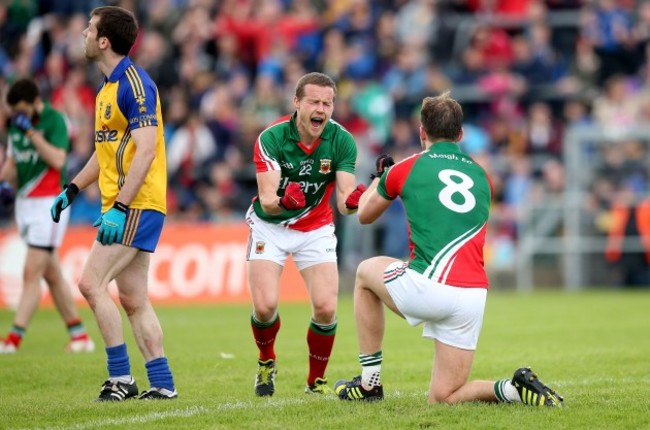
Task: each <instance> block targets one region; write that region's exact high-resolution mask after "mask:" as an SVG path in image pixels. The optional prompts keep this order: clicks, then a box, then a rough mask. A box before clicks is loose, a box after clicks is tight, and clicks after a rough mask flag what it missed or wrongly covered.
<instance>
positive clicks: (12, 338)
mask: <svg viewBox="0 0 650 430" xmlns="http://www.w3.org/2000/svg"><path fill="white" fill-rule="evenodd" d="M22 340H23V337H22V336H21V335H19V334H18V333H15V332H13V331H11V332H9V334H8V335H7V338H6V339H5V342H6V343H13V344H14V346H15V347H16V348H18V347H19V346H20V342H21V341H22Z"/></svg>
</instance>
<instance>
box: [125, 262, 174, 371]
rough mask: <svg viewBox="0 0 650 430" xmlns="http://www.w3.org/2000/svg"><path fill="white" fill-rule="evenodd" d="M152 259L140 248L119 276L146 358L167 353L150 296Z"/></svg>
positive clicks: (132, 321) (157, 356) (149, 358)
mask: <svg viewBox="0 0 650 430" xmlns="http://www.w3.org/2000/svg"><path fill="white" fill-rule="evenodd" d="M149 260H150V254H149V253H147V252H144V251H138V252H137V254H136V255H135V257H134V258H133V260H131V261H130V262H129V264H128V265H127V266H126V267H125V268H124V269H123V270H122V271H121V272H120V273H119V274H118V275H117V276H116V277H115V282H116V283H117V289H118V293H119V299H120V304H121V305H122V308H123V309H124V312H125V313H126V316H127V317H128V318H129V322H130V323H131V329H132V330H133V336H134V338H135V342H136V343H137V345H138V348H139V349H140V352H141V353H142V356H143V357H144V359H145V361H146V362H148V361H151V360H153V359H155V358H159V357H162V356H163V355H164V351H163V331H162V327H161V326H160V321H159V320H158V316H157V315H156V312H155V311H154V308H153V306H152V305H151V301H150V300H149V296H148V287H147V284H148V282H147V280H148V274H149Z"/></svg>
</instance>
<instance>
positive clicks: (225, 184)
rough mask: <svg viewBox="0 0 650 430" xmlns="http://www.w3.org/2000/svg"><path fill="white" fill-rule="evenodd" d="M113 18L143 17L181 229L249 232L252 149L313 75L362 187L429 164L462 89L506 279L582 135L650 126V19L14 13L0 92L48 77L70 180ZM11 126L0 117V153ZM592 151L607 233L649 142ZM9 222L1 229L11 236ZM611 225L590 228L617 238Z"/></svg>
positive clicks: (425, 13)
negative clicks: (427, 103) (329, 83)
mask: <svg viewBox="0 0 650 430" xmlns="http://www.w3.org/2000/svg"><path fill="white" fill-rule="evenodd" d="M106 3H108V4H113V5H119V6H122V7H126V8H128V9H131V10H133V11H134V12H135V13H136V16H137V17H138V19H139V23H140V26H141V31H140V35H139V38H138V41H137V43H136V46H135V47H134V49H133V51H132V52H131V57H132V59H133V60H134V61H135V62H136V63H137V64H138V65H140V66H141V67H143V68H144V69H145V70H146V71H147V72H148V73H149V74H150V75H151V77H152V78H153V79H154V81H155V82H156V83H157V85H158V88H159V91H160V96H161V102H162V105H163V106H162V107H163V115H164V120H165V136H166V144H167V157H168V173H169V194H168V210H169V213H168V219H169V220H188V221H216V222H219V221H224V220H233V219H235V220H241V219H243V213H244V211H245V210H246V208H247V207H248V205H249V204H250V200H251V198H253V196H254V194H255V192H256V183H255V171H254V166H253V164H252V162H251V160H252V150H253V145H254V142H255V139H256V137H257V135H258V134H259V132H260V131H261V130H262V129H263V128H265V126H266V125H267V124H268V123H269V122H271V121H273V120H274V119H276V118H278V117H280V116H282V115H285V114H287V113H289V112H291V111H292V105H291V100H292V97H293V93H294V85H295V83H296V81H297V79H298V78H299V77H300V76H301V75H302V74H304V73H306V72H309V71H320V72H324V73H327V74H328V75H330V76H331V77H332V78H334V79H335V80H336V82H337V85H338V95H337V100H336V106H335V110H334V115H333V118H334V119H335V120H336V121H338V122H339V123H341V124H342V125H344V126H345V127H346V128H347V129H348V130H349V131H350V132H351V133H352V134H353V135H354V136H355V138H356V141H357V145H358V148H359V171H358V176H359V178H361V180H362V178H365V177H368V174H369V173H370V172H371V171H372V169H373V163H374V160H375V158H376V156H377V155H378V154H380V153H382V152H388V153H390V154H391V155H392V156H393V158H395V160H400V159H402V158H404V157H406V156H408V155H411V154H413V153H415V152H418V151H419V150H420V144H419V141H418V135H417V131H418V125H419V117H418V115H417V113H418V112H419V105H420V102H421V100H422V98H423V97H424V96H427V95H435V94H439V93H441V92H443V91H445V90H447V89H451V92H452V97H454V98H456V99H457V100H459V101H460V102H461V104H462V105H463V108H464V109H465V113H466V124H465V128H464V137H463V140H462V142H461V146H462V147H463V149H464V150H465V151H466V152H469V153H470V154H471V155H472V156H473V157H474V158H475V159H476V160H477V161H478V162H480V163H481V164H482V165H484V166H485V168H486V169H487V170H488V171H489V173H490V174H491V176H492V179H493V181H494V186H495V204H494V209H493V224H494V225H493V228H492V229H491V235H492V238H491V240H492V241H493V243H495V244H496V243H499V244H502V245H503V246H494V247H493V257H494V258H495V259H496V260H498V259H499V258H501V259H502V260H503V261H505V262H507V261H509V258H510V257H511V251H510V254H509V253H508V251H507V250H508V249H512V244H513V242H514V241H515V240H516V237H517V223H518V220H517V214H518V213H519V208H520V207H522V206H526V205H533V204H540V203H542V202H543V201H544V199H547V198H549V196H552V195H558V194H560V193H561V192H562V191H563V190H564V187H565V183H564V178H565V168H566V166H565V164H564V159H563V150H564V148H563V144H564V142H565V139H564V137H565V133H566V131H567V130H568V129H569V128H571V127H573V126H576V127H579V126H587V127H591V126H593V127H598V126H601V127H602V128H603V130H607V131H608V132H609V133H611V135H612V136H616V135H617V132H618V131H624V130H627V129H629V128H631V127H634V126H636V125H643V124H645V123H646V122H647V121H648V120H650V67H649V65H650V62H648V58H649V55H650V44H649V42H650V1H634V0H591V1H589V0H582V1H580V0H546V1H542V0H392V1H391V0H372V1H371V0H222V1H219V0H149V1H146V2H137V1H126V0H125V1H109V2H100V1H97V0H88V1H83V0H70V1H65V2H61V1H56V0H49V1H46V0H41V1H37V0H3V1H0V71H1V75H2V79H1V80H0V87H4V86H6V85H7V84H8V83H11V82H12V81H13V80H15V79H17V78H19V77H25V76H29V77H34V78H35V79H36V80H37V81H38V83H39V85H40V87H41V89H42V91H43V94H44V96H45V98H46V99H48V100H50V101H51V103H52V104H53V106H54V107H55V108H57V109H59V110H61V111H62V112H64V113H65V115H66V117H67V119H68V121H69V129H70V132H71V137H72V150H71V153H70V156H69V161H68V176H69V177H70V176H72V175H74V173H76V172H77V171H78V170H79V169H80V168H81V167H82V166H83V164H84V163H85V162H86V160H87V159H88V157H89V156H90V154H91V153H92V151H93V133H94V124H93V122H94V117H93V115H94V96H95V89H96V86H97V85H98V84H99V83H100V80H101V76H100V73H99V71H98V70H97V69H96V67H93V66H89V65H88V63H87V61H86V59H85V58H84V53H83V39H82V36H81V32H82V30H83V29H84V28H85V27H86V25H87V21H88V12H90V10H92V8H94V7H96V6H100V5H103V4H106ZM6 116H7V113H6V112H4V111H3V110H0V144H4V143H6V139H5V136H6V127H5V124H6V119H7V118H6ZM603 148H604V149H603ZM593 151H596V152H598V154H597V155H598V156H597V157H592V158H589V154H585V157H586V158H585V159H586V160H598V163H599V164H598V165H597V166H596V170H597V172H598V175H597V178H598V180H594V181H593V182H594V183H593V185H590V187H591V188H592V199H591V202H590V204H591V205H593V208H594V211H595V213H596V215H597V213H598V211H599V210H601V209H602V210H606V209H607V208H608V207H609V206H610V205H611V203H612V200H613V199H616V196H617V195H618V194H620V193H622V192H623V191H630V190H631V191H632V194H634V195H636V196H639V197H641V196H647V195H648V192H649V190H648V184H649V182H650V181H649V168H648V166H649V163H648V145H647V142H641V141H636V140H630V139H628V140H625V141H618V140H615V139H614V140H613V141H612V143H611V144H610V145H606V146H594V148H593ZM601 152H602V153H601ZM2 153H3V154H4V151H2ZM592 155H593V154H592ZM587 162H589V161H587ZM628 194H629V193H628ZM98 199H99V191H98V190H97V189H93V188H91V189H88V190H87V191H86V192H84V193H83V198H78V199H77V200H76V201H75V204H74V205H73V207H72V220H71V222H72V223H92V222H93V221H94V220H95V218H96V217H97V213H98V212H99V201H98ZM10 215H11V213H10V212H9V211H7V210H6V208H5V210H4V213H0V217H1V218H2V219H4V220H5V222H8V221H9V220H10V219H11V217H10ZM384 218H386V220H385V222H386V223H388V224H391V225H392V226H398V225H404V229H403V230H400V229H399V228H392V229H386V231H385V232H384V233H385V234H381V235H378V237H381V238H383V240H382V241H380V242H381V243H380V246H383V250H384V251H385V252H386V253H388V254H389V255H395V256H402V255H404V254H405V253H406V248H405V246H406V243H405V240H404V238H405V237H406V230H405V229H406V226H405V224H404V214H403V213H402V212H401V211H400V207H399V205H395V208H394V209H393V210H391V211H390V212H389V213H388V214H386V215H385V217H384ZM601 218H602V217H598V216H594V219H596V220H598V219H601ZM601 221H602V219H601ZM601 224H602V225H606V222H596V221H595V222H594V226H595V227H594V228H595V229H599V228H601V229H604V230H606V228H607V227H606V226H605V227H599V226H601ZM501 254H503V255H501ZM499 255H501V257H499Z"/></svg>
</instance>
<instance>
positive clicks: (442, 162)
mask: <svg viewBox="0 0 650 430" xmlns="http://www.w3.org/2000/svg"><path fill="white" fill-rule="evenodd" d="M377 192H378V193H379V194H380V195H381V196H382V197H384V198H386V199H389V200H393V199H395V198H397V197H398V196H399V197H400V198H401V199H402V202H403V203H404V208H405V211H406V218H407V221H408V231H409V242H410V249H411V256H410V260H409V268H411V269H413V270H415V271H416V272H418V273H421V274H423V275H424V276H427V277H428V278H429V279H432V280H433V281H435V282H437V283H441V284H445V285H453V286H457V287H478V288H487V287H488V278H487V274H486V273H485V268H484V264H483V246H484V244H485V232H486V228H487V220H488V215H489V210H490V203H491V199H492V185H491V182H490V179H489V177H488V176H487V173H486V172H485V171H484V170H483V168H482V167H481V166H479V165H478V164H477V163H476V162H475V161H474V160H472V158H471V157H470V156H468V155H467V154H465V153H463V152H462V151H461V150H460V148H459V147H458V145H457V144H455V143H453V142H438V143H435V144H433V145H432V146H431V147H430V148H429V149H428V150H426V151H422V152H420V153H419V154H416V155H413V156H411V157H409V158H406V159H404V160H402V161H400V162H399V163H397V164H395V165H394V166H393V167H391V168H390V170H389V171H388V172H387V173H386V174H384V175H383V176H382V178H381V180H380V181H379V185H378V186H377Z"/></svg>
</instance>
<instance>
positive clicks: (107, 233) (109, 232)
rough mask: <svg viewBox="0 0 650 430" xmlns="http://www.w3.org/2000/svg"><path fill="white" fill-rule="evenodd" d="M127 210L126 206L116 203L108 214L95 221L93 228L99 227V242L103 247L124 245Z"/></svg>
mask: <svg viewBox="0 0 650 430" xmlns="http://www.w3.org/2000/svg"><path fill="white" fill-rule="evenodd" d="M126 210H127V207H126V206H125V205H123V204H121V203H118V202H116V203H115V204H114V205H113V207H112V208H110V209H109V210H108V212H106V213H105V214H103V215H102V216H100V217H99V219H97V221H95V223H94V224H93V227H99V231H98V232H97V241H98V242H100V243H101V244H102V245H112V244H113V243H122V236H123V235H124V225H125V224H126Z"/></svg>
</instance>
